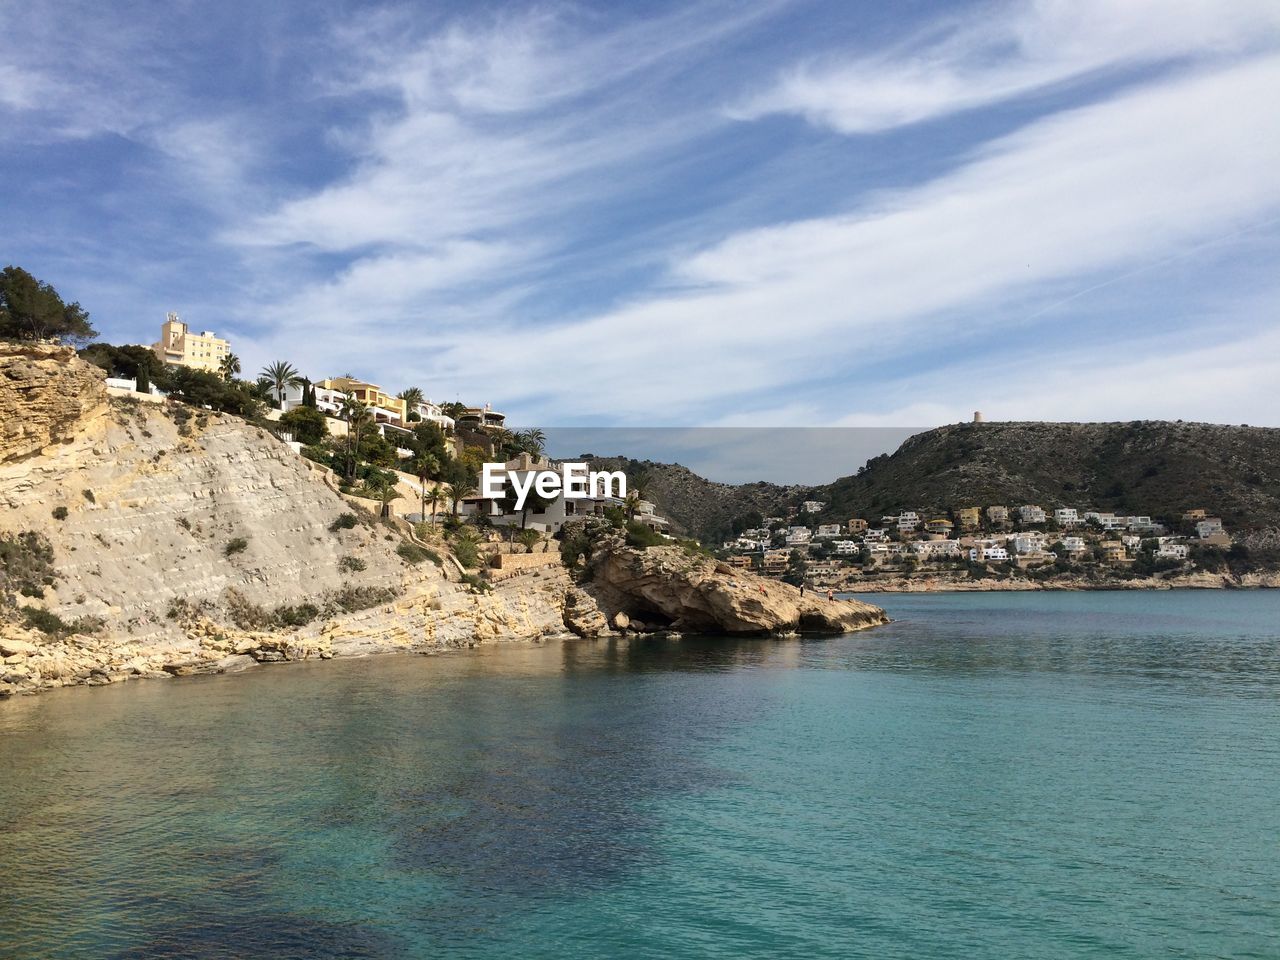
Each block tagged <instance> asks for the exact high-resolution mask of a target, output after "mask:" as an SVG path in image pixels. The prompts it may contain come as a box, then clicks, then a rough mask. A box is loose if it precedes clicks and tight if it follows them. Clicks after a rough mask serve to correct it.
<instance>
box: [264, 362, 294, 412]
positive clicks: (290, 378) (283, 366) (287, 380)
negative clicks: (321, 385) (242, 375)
mask: <svg viewBox="0 0 1280 960" xmlns="http://www.w3.org/2000/svg"><path fill="white" fill-rule="evenodd" d="M259 376H260V377H261V378H262V379H263V380H266V381H267V385H268V386H270V387H271V389H272V390H274V391H275V394H276V398H277V399H278V400H279V401H280V409H281V410H283V409H284V392H285V390H287V389H289V387H297V386H300V385H301V384H302V375H301V374H300V373H298V368H297V367H295V366H294V365H293V364H292V363H289V362H288V361H286V360H277V361H276V362H275V363H272V364H269V365H268V366H265V367H263V368H262V373H260V374H259Z"/></svg>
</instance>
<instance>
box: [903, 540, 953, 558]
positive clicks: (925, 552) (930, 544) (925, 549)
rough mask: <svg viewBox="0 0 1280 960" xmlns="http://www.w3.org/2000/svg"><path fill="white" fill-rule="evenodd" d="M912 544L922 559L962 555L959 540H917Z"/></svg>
mask: <svg viewBox="0 0 1280 960" xmlns="http://www.w3.org/2000/svg"><path fill="white" fill-rule="evenodd" d="M910 546H911V549H912V550H913V551H914V553H915V555H916V556H917V557H919V558H920V559H921V560H936V559H940V558H943V557H958V556H961V549H960V541H959V540H917V541H916V542H915V543H912V544H910Z"/></svg>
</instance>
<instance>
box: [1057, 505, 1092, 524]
mask: <svg viewBox="0 0 1280 960" xmlns="http://www.w3.org/2000/svg"><path fill="white" fill-rule="evenodd" d="M1053 519H1054V522H1055V523H1057V524H1058V526H1060V527H1078V526H1080V524H1082V523H1084V521H1083V520H1081V519H1080V515H1079V514H1078V513H1077V512H1076V508H1075V507H1058V509H1056V510H1054V511H1053Z"/></svg>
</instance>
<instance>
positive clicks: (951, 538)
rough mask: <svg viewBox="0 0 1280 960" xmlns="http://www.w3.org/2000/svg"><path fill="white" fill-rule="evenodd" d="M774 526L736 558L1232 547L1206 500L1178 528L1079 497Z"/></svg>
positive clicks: (830, 567) (864, 560)
mask: <svg viewBox="0 0 1280 960" xmlns="http://www.w3.org/2000/svg"><path fill="white" fill-rule="evenodd" d="M824 508H825V504H822V503H821V502H818V501H807V502H805V503H803V504H801V507H800V510H799V511H798V513H799V514H800V515H801V516H803V515H806V514H814V513H821V512H822V510H823V509H824ZM765 524H766V525H765V526H763V527H759V528H757V529H752V530H745V531H743V532H742V534H740V535H739V536H738V537H737V538H736V539H734V540H731V541H729V542H727V543H725V544H724V548H725V549H726V550H727V551H729V552H730V554H731V556H730V558H729V562H730V563H731V564H733V565H735V566H740V567H755V568H758V569H760V570H761V571H762V572H763V573H765V574H766V575H771V576H781V575H783V574H786V573H787V572H788V571H789V570H791V568H792V565H793V559H792V558H793V556H795V555H797V554H798V555H800V556H801V557H805V558H806V562H805V569H806V575H807V576H809V577H811V578H813V580H814V582H815V583H821V582H823V581H824V580H828V581H829V580H830V579H831V578H834V577H838V576H839V575H841V574H842V573H844V574H847V573H848V572H849V568H850V566H851V565H852V564H853V563H855V562H856V563H858V564H859V565H860V566H861V567H862V568H863V569H864V570H866V569H872V568H879V567H891V566H915V565H919V564H922V563H931V562H932V563H937V562H945V561H952V562H960V563H963V562H965V561H967V562H969V563H975V564H992V563H1007V564H1011V565H1014V566H1017V567H1021V568H1024V569H1025V568H1030V567H1035V566H1041V565H1044V564H1049V563H1053V562H1055V561H1057V560H1059V559H1062V560H1069V561H1073V562H1089V561H1097V562H1101V563H1108V564H1124V563H1132V562H1133V561H1134V560H1135V559H1137V557H1138V556H1139V554H1140V553H1141V552H1142V551H1143V550H1144V549H1145V550H1149V551H1151V552H1152V555H1153V556H1154V558H1155V559H1157V560H1171V561H1177V562H1183V561H1186V560H1187V559H1188V557H1189V555H1190V550H1191V546H1192V544H1199V545H1201V546H1216V547H1228V546H1230V545H1231V538H1230V537H1229V536H1228V535H1227V533H1226V531H1225V530H1224V529H1223V525H1222V520H1221V519H1220V518H1218V517H1212V516H1209V515H1208V514H1207V512H1206V511H1205V510H1203V509H1194V510H1188V511H1186V512H1185V513H1183V514H1182V516H1181V518H1180V523H1179V530H1178V531H1173V532H1171V531H1170V530H1169V529H1168V527H1167V526H1166V525H1165V524H1164V523H1160V522H1157V521H1156V520H1154V519H1153V518H1152V517H1150V516H1130V515H1121V514H1116V513H1107V512H1102V511H1096V510H1087V511H1083V512H1082V511H1080V510H1079V508H1076V507H1057V508H1054V509H1052V510H1046V509H1045V508H1043V507H1041V506H1038V505H1035V504H1027V505H1024V506H1020V507H1014V508H1012V509H1010V508H1009V507H1006V506H999V505H992V506H988V507H986V508H985V509H984V508H981V507H976V506H970V507H960V508H957V509H955V510H952V511H950V513H949V515H947V516H943V515H938V514H928V513H919V512H916V511H913V510H908V511H904V512H902V513H898V514H893V515H890V516H883V517H880V518H879V521H878V522H877V523H876V524H875V525H874V526H873V525H872V523H871V522H870V521H868V520H865V519H862V518H858V517H854V518H852V519H850V520H848V521H846V522H845V523H843V524H840V523H821V524H816V525H813V524H807V523H804V522H796V520H795V518H793V519H792V520H791V521H788V520H787V519H785V518H782V517H769V518H766V520H765Z"/></svg>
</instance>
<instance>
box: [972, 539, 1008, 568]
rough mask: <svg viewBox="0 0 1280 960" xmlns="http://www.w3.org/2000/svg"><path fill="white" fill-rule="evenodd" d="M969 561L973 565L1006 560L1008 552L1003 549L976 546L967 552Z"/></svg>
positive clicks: (992, 546) (982, 545) (993, 546)
mask: <svg viewBox="0 0 1280 960" xmlns="http://www.w3.org/2000/svg"><path fill="white" fill-rule="evenodd" d="M969 559H970V560H971V561H972V562H974V563H982V562H984V561H988V560H1008V559H1009V551H1008V549H1007V548H1005V547H997V546H995V545H991V546H986V545H984V544H978V546H976V547H973V548H971V549H970V550H969Z"/></svg>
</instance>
